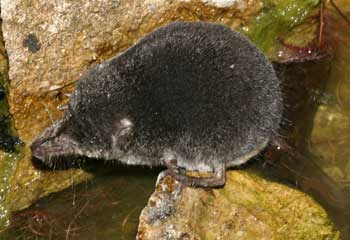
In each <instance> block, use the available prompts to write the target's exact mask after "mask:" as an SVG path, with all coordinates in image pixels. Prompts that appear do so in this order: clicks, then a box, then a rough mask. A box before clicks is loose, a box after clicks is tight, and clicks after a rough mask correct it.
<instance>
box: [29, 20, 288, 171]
mask: <svg viewBox="0 0 350 240" xmlns="http://www.w3.org/2000/svg"><path fill="white" fill-rule="evenodd" d="M281 112H282V97H281V93H280V86H279V80H278V79H277V77H276V75H275V72H274V70H273V68H272V66H271V64H270V63H269V62H268V61H267V60H266V58H265V57H264V55H263V54H262V53H261V52H260V51H259V50H258V49H257V48H256V47H255V46H254V45H253V44H252V43H251V42H250V41H249V40H248V39H247V38H246V37H244V36H242V35H240V34H239V33H237V32H234V31H232V30H230V29H229V28H227V27H225V26H222V25H218V24H212V23H203V22H176V23H172V24H169V25H167V26H164V27H161V28H158V29H157V30H155V31H153V32H152V33H150V34H148V35H146V36H145V37H144V38H142V39H141V40H140V41H139V42H137V43H136V44H135V45H134V46H133V47H131V48H129V49H128V50H127V51H125V52H124V53H122V54H121V55H118V56H116V57H114V58H112V59H110V60H108V61H106V62H103V63H102V64H100V65H97V66H96V67H94V68H93V69H92V70H90V71H89V72H87V73H86V74H85V75H83V76H82V77H81V79H80V80H79V82H78V85H77V89H76V91H75V92H74V93H73V95H72V97H71V99H70V103H69V108H68V110H67V111H66V113H65V116H64V118H63V119H62V120H61V121H60V122H58V123H57V124H56V125H54V126H52V127H50V128H49V129H47V130H46V131H45V132H44V134H43V135H42V136H41V137H39V138H38V139H37V140H36V141H34V143H33V144H32V146H31V147H32V152H33V155H34V156H35V157H37V158H39V159H41V160H42V161H44V162H45V163H48V164H51V161H52V160H51V159H52V158H55V157H58V156H68V155H86V156H89V157H97V158H104V159H117V160H119V161H121V162H124V163H126V164H144V165H165V164H166V161H169V160H173V159H175V160H176V161H177V165H178V166H179V167H183V168H185V169H187V170H189V169H192V170H199V171H206V170H208V171H210V170H213V169H215V168H216V167H218V166H222V165H224V166H232V165H239V164H241V163H243V162H245V161H246V160H248V159H249V158H250V157H252V156H254V155H255V154H257V153H258V152H259V151H260V150H261V149H262V148H264V147H265V146H266V144H267V142H268V141H269V140H270V139H271V138H272V137H273V136H274V135H275V134H276V132H277V130H278V127H279V122H280V120H281Z"/></svg>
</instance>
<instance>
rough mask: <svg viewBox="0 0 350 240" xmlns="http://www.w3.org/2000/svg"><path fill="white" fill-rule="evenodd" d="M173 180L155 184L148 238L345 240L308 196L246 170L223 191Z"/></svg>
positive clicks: (142, 237) (143, 230)
mask: <svg viewBox="0 0 350 240" xmlns="http://www.w3.org/2000/svg"><path fill="white" fill-rule="evenodd" d="M177 185H178V183H177V182H175V181H173V180H172V179H171V178H170V177H167V178H165V179H164V180H163V181H161V182H160V184H159V185H157V186H156V191H155V192H154V193H153V195H152V196H151V198H150V200H149V202H148V205H147V206H146V208H144V210H143V212H142V214H141V216H140V225H139V229H138V236H137V238H138V239H139V240H146V239H174V240H175V239H268V240H271V239H308V240H309V239H315V240H316V239H317V240H321V239H340V235H339V232H337V231H335V230H334V226H333V224H332V223H331V221H330V220H329V219H328V217H327V214H326V213H325V211H324V210H323V209H322V208H321V207H320V206H319V205H318V204H317V203H316V202H315V201H314V200H312V199H311V198H310V197H309V196H307V195H305V194H304V193H301V192H299V191H297V190H295V189H292V188H289V187H287V186H285V185H282V184H278V183H274V182H271V181H267V180H264V179H262V178H261V177H258V176H256V175H254V174H251V173H247V172H242V171H229V172H227V183H226V185H225V187H224V188H222V189H208V190H206V189H194V188H188V187H186V188H184V189H183V192H182V193H181V194H180V195H179V196H177V195H176V194H175V193H174V191H175V189H176V187H177Z"/></svg>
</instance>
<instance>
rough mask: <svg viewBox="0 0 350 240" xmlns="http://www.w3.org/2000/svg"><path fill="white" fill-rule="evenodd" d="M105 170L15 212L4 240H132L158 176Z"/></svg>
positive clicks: (114, 168)
mask: <svg viewBox="0 0 350 240" xmlns="http://www.w3.org/2000/svg"><path fill="white" fill-rule="evenodd" d="M108 168H109V170H108V171H107V172H106V171H103V172H100V173H96V178H94V179H93V180H90V181H87V182H85V183H82V184H80V185H78V186H72V187H71V188H69V189H66V190H65V191H63V192H59V193H55V194H51V195H50V196H48V197H46V198H43V199H41V200H39V201H38V202H36V203H35V204H33V206H31V207H30V208H29V209H26V210H24V211H21V212H18V213H15V214H13V216H12V218H11V226H10V228H9V230H8V231H7V233H6V236H5V237H6V239H134V238H135V236H136V231H137V225H138V217H139V215H140V212H141V210H142V208H143V207H144V206H145V205H146V203H147V200H148V198H149V196H150V194H151V193H152V191H153V189H154V183H155V180H156V176H157V174H156V172H155V171H154V170H151V169H149V168H127V167H122V166H108ZM158 171H159V170H158Z"/></svg>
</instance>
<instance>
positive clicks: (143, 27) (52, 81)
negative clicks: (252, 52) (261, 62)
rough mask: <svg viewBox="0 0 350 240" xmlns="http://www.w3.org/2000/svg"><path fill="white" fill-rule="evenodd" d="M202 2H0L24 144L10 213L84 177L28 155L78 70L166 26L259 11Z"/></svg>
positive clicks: (255, 4) (235, 19) (240, 17)
mask: <svg viewBox="0 0 350 240" xmlns="http://www.w3.org/2000/svg"><path fill="white" fill-rule="evenodd" d="M207 2H208V1H199V0H193V1H188V0H186V1H181V0H164V1H161V0H146V1H143V0H131V1H119V0H106V1H83V0H77V1H71V0H63V1H56V0H48V1H36V0H2V1H1V17H2V19H3V32H4V40H5V43H6V50H7V53H8V56H9V65H10V73H9V76H10V81H11V82H10V96H9V105H10V112H11V114H12V116H13V120H14V124H15V128H16V129H17V132H18V134H19V137H20V138H21V139H22V141H23V142H24V143H25V144H26V146H25V149H24V151H23V153H24V157H23V159H22V160H21V161H19V162H18V163H17V171H16V173H15V176H14V178H13V180H12V182H13V184H12V186H11V191H10V196H9V197H8V199H9V201H8V202H9V204H10V205H11V208H12V209H13V210H16V209H20V208H23V207H25V206H27V205H28V204H30V203H31V202H32V201H33V200H35V199H37V198H39V197H41V196H44V195H46V194H47V193H49V192H51V191H57V190H60V189H62V188H64V187H67V186H68V185H69V184H70V183H71V179H73V180H74V179H76V181H79V179H83V178H84V177H86V174H85V173H84V172H82V171H79V170H71V171H62V172H39V171H37V170H35V169H34V168H33V166H32V164H31V161H30V158H31V154H30V151H29V149H28V146H29V144H30V143H31V142H32V140H33V139H34V138H35V137H36V136H37V135H38V134H39V133H40V132H42V131H43V129H45V128H46V127H47V126H48V125H50V124H51V121H55V120H57V119H59V118H60V117H61V115H62V113H61V112H60V111H58V110H57V106H58V105H60V104H65V103H66V102H67V100H68V99H67V97H65V96H64V94H63V93H69V92H71V91H73V85H74V84H73V85H72V84H71V83H74V81H75V80H76V79H77V78H78V77H79V76H80V75H81V74H82V73H83V72H84V71H85V70H86V69H88V68H89V67H91V66H93V65H95V64H97V63H99V62H101V61H103V60H106V59H108V58H110V57H112V56H113V55H116V54H117V53H118V52H120V51H123V50H124V49H126V48H127V47H129V46H130V45H132V44H133V43H134V42H135V41H136V40H137V39H139V38H140V37H142V36H143V35H145V34H146V33H148V32H150V31H152V30H153V29H154V28H156V27H158V26H161V25H163V24H166V23H168V22H171V21H175V20H193V21H195V20H205V21H213V22H220V23H223V24H226V25H228V26H230V27H231V28H239V27H241V26H244V25H246V24H247V23H248V22H249V21H250V20H251V18H252V17H254V16H256V14H257V13H258V12H259V10H260V8H261V7H262V4H261V1H259V0H250V1H239V0H234V1H232V0H231V1H209V2H211V3H213V4H214V5H215V6H216V7H215V6H212V5H210V4H209V2H208V4H207ZM221 7H224V8H221ZM64 86H66V87H64ZM50 182H55V183H56V184H54V185H50ZM29 183H30V184H29ZM23 196H25V197H23Z"/></svg>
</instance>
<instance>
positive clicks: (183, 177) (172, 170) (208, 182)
mask: <svg viewBox="0 0 350 240" xmlns="http://www.w3.org/2000/svg"><path fill="white" fill-rule="evenodd" d="M167 167H168V169H166V170H164V171H162V172H161V173H160V174H159V176H158V179H157V184H158V183H159V181H160V180H161V179H163V178H165V177H166V176H171V177H172V178H174V179H175V180H177V181H178V182H179V183H180V184H179V186H178V188H177V189H176V193H177V194H179V193H181V191H182V189H183V187H184V186H191V187H203V188H214V187H222V186H224V185H225V183H226V167H225V165H224V164H222V165H220V166H218V167H217V168H215V169H214V173H213V175H212V176H211V177H192V176H188V175H187V174H186V171H185V170H184V169H182V168H179V167H177V166H176V160H173V161H171V164H167Z"/></svg>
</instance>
